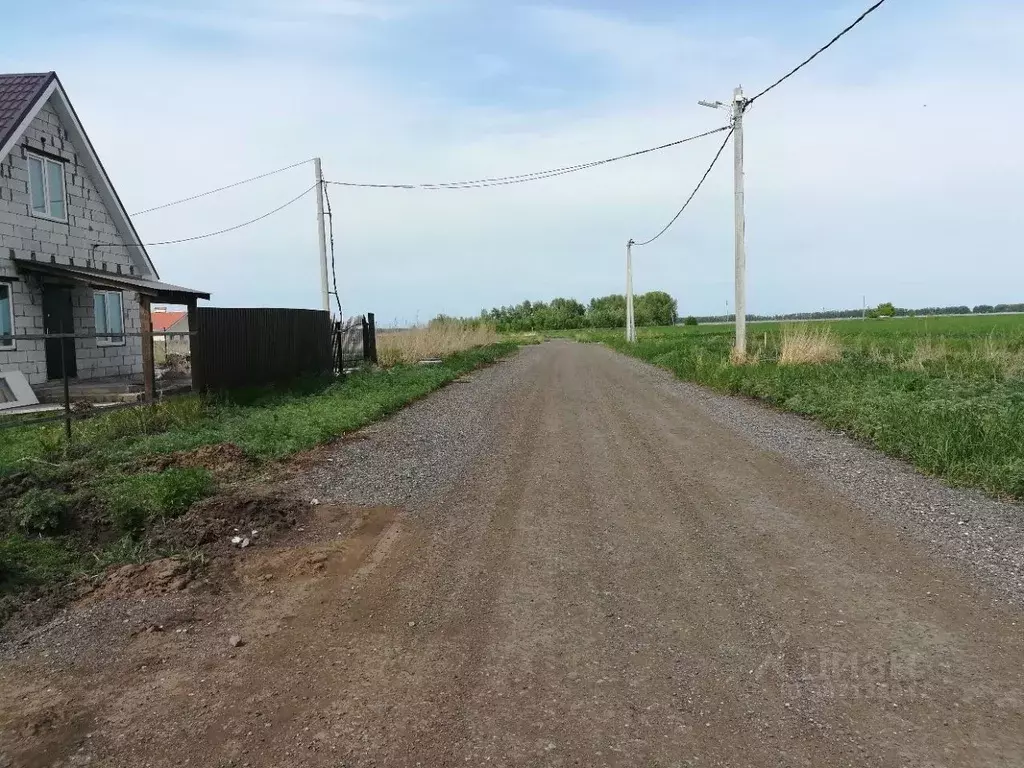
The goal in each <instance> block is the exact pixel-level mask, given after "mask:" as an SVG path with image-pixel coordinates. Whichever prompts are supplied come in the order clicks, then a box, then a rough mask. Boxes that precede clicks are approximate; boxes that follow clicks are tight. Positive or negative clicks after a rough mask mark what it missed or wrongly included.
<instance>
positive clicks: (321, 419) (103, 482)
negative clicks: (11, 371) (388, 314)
mask: <svg viewBox="0 0 1024 768" xmlns="http://www.w3.org/2000/svg"><path fill="white" fill-rule="evenodd" d="M516 346H517V345H516V344H515V343H512V342H508V341H504V342H501V343H498V344H494V345H490V346H486V347H480V348H476V349H470V350H467V351H464V352H459V353H456V354H453V355H451V356H450V357H448V358H446V359H445V360H444V361H443V363H442V364H440V365H434V366H420V365H404V366H395V367H393V368H389V369H386V370H373V371H371V370H367V371H363V372H358V373H354V374H351V375H349V376H347V377H346V378H345V379H344V380H343V381H323V380H318V381H302V382H296V383H294V384H292V385H290V386H289V387H286V388H279V389H268V388H264V389H254V390H250V391H240V392H234V393H232V394H231V395H230V396H222V397H217V398H202V397H198V396H184V397H179V398H172V399H168V400H167V401H164V402H162V403H160V404H158V405H156V406H154V407H151V408H146V407H142V408H132V409H126V410H121V411H116V412H112V413H108V414H102V415H99V416H96V417H94V418H91V419H88V420H85V421H81V422H76V423H75V425H74V432H73V440H72V443H71V445H70V446H68V445H66V444H65V441H64V436H63V426H62V425H60V424H59V423H58V424H56V425H54V424H42V425H37V426H26V427H19V428H14V429H7V430H4V431H2V432H0V436H2V438H3V439H2V440H0V597H2V596H3V594H4V593H8V594H10V593H12V592H18V591H21V590H24V589H25V588H26V587H29V586H32V585H44V584H47V583H50V582H53V581H54V580H55V579H62V578H66V577H68V576H69V575H71V574H73V573H76V572H82V571H86V572H87V571H89V570H95V569H97V568H102V567H105V566H108V565H110V564H113V563H116V562H135V561H137V560H138V559H139V558H144V557H147V556H149V555H150V554H152V553H151V552H150V551H149V550H148V548H147V546H148V545H147V544H146V531H147V529H148V528H149V527H150V526H152V525H153V524H155V523H157V522H159V521H161V520H165V519H167V518H171V517H176V516H178V515H181V514H183V513H184V512H185V511H187V510H188V508H189V507H190V506H191V505H192V504H193V503H194V502H195V501H197V500H199V499H201V498H204V497H206V496H209V495H211V494H213V493H214V492H215V491H216V481H215V479H214V476H213V475H212V474H211V473H210V472H209V471H208V470H207V469H204V468H202V467H199V468H193V467H187V468H179V467H170V468H167V469H164V470H163V471H159V472H158V471H153V470H152V469H148V468H147V463H148V464H150V465H152V463H153V461H154V459H155V458H156V457H159V456H161V455H165V454H170V453H175V452H178V451H189V450H192V449H196V448H200V447H202V446H207V445H218V444H221V443H233V444H234V445H236V446H238V447H239V448H241V449H242V451H243V452H244V453H245V454H246V456H247V457H249V458H250V459H251V460H252V461H253V462H254V464H255V465H256V466H257V467H258V466H259V465H260V464H261V463H265V462H268V461H272V460H277V459H283V458H285V457H288V456H290V455H292V454H295V453H297V452H299V451H303V450H306V449H309V448H313V447H315V446H317V445H320V444H323V443H326V442H329V441H330V440H332V439H334V438H336V437H338V436H339V435H342V434H345V433H346V432H351V431H354V430H357V429H359V428H360V427H363V426H365V425H367V424H370V423H372V422H374V421H377V420H379V419H382V418H384V417H386V416H388V415H390V414H391V413H394V412H395V411H397V410H399V409H400V408H402V407H404V406H405V405H407V404H409V403H410V402H412V401H414V400H416V399H418V398H420V397H423V396H424V395H426V394H428V393H430V392H432V391H434V390H436V389H437V388H439V387H441V386H443V385H445V384H447V383H448V382H451V381H453V380H454V379H456V378H458V377H459V376H461V375H463V374H465V373H467V372H469V371H472V370H474V369H475V368H478V367H480V366H483V365H487V364H489V363H493V362H495V361H496V360H498V359H499V358H501V357H504V356H506V355H508V354H509V353H511V352H512V351H513V350H515V348H516ZM162 554H166V553H162ZM0 608H2V606H0ZM0 613H2V611H0ZM2 619H3V616H2V615H0V621H2Z"/></svg>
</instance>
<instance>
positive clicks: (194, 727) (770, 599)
mask: <svg viewBox="0 0 1024 768" xmlns="http://www.w3.org/2000/svg"><path fill="white" fill-rule="evenodd" d="M294 489H295V493H297V494H300V495H303V496H309V497H311V498H314V497H315V498H317V499H318V500H319V501H320V502H321V504H320V505H319V506H318V507H317V509H318V514H317V517H316V520H315V521H314V522H313V523H311V524H310V530H309V531H308V532H307V534H306V538H305V539H303V540H300V541H298V542H293V543H291V544H290V545H289V546H287V547H277V548H273V549H271V548H266V549H259V548H255V549H254V550H253V551H252V552H251V553H249V552H247V554H246V556H245V557H244V558H240V560H239V564H238V566H237V573H236V579H237V588H236V591H235V592H234V593H233V597H232V598H231V599H227V600H226V599H223V598H221V599H220V601H219V602H211V603H209V604H207V605H206V606H205V607H202V608H200V609H197V610H196V611H195V612H193V614H192V616H191V617H190V622H191V624H189V626H187V627H178V628H177V629H187V630H188V631H187V632H179V631H177V630H176V629H175V628H173V627H170V626H168V627H166V628H163V631H160V632H149V633H142V634H136V635H134V636H133V637H132V638H131V639H130V640H125V641H124V643H125V645H124V647H123V648H113V647H110V648H105V649H103V652H102V654H92V655H91V656H88V657H83V658H86V659H87V660H83V661H80V662H76V663H75V664H74V665H71V666H68V664H67V663H62V664H60V665H56V666H55V665H54V664H52V663H49V662H48V661H47V657H46V654H47V650H46V648H47V646H46V641H45V639H43V640H40V641H38V642H33V643H31V644H29V645H28V646H26V649H25V651H24V652H23V654H22V655H21V656H20V657H19V658H17V659H14V660H12V661H9V662H5V664H4V665H3V669H2V671H0V726H2V729H3V734H4V735H3V737H2V738H0V765H4V757H3V755H6V756H7V758H6V759H7V761H8V762H9V763H10V764H11V765H25V766H40V767H41V766H53V765H60V766H65V765H66V766H70V765H86V764H93V765H104V766H133V767H137V766H182V765H202V766H226V765H235V766H246V765H248V766H253V767H256V766H292V765H303V766H342V765H343V766H417V765H422V766H456V765H459V766H464V765H471V766H482V765H498V766H526V765H530V766H570V765H580V766H773V767H775V766H815V767H816V766H838V765H844V766H845V765H850V766H932V767H936V768H937V767H939V766H949V767H950V768H952V767H953V766H957V767H959V766H1021V765H1024V685H1022V663H1024V634H1022V631H1021V629H1022V627H1024V623H1022V622H1024V615H1022V612H1021V610H1020V607H1019V603H1016V602H1014V601H1015V600H1017V599H1018V598H1019V591H1020V562H1019V560H1016V559H1015V557H1019V551H1018V552H1016V553H1015V552H1013V547H1014V546H1019V542H1020V538H1019V537H1020V530H1019V526H1017V527H1015V526H1014V525H1013V522H1014V513H1015V512H1017V513H1019V512H1020V508H1019V507H1016V506H1013V505H1004V504H999V503H997V502H993V501H989V500H986V499H983V498H981V497H979V496H977V495H975V494H971V493H961V492H959V491H953V490H950V489H947V488H945V487H943V486H941V485H940V484H938V483H936V482H935V481H932V480H929V479H927V478H921V477H919V476H917V475H916V474H914V473H913V472H910V471H908V470H906V469H905V468H904V467H902V466H901V465H899V464H898V463H895V462H890V461H888V460H886V459H881V458H879V457H877V456H875V455H874V454H873V453H871V452H870V451H866V450H864V449H863V448H860V447H859V446H856V445H854V444H852V443H850V442H849V441H847V440H846V439H845V438H843V437H842V436H839V435H832V434H828V433H826V432H824V431H822V430H820V429H818V428H817V427H814V426H813V425H808V424H806V423H804V422H802V421H800V420H799V419H794V418H791V417H787V416H784V415H781V414H775V413H772V412H770V411H766V410H764V409H761V408H759V407H758V406H756V405H754V404H751V403H746V402H742V401H734V400H729V399H727V398H720V397H718V396H715V395H710V394H708V393H705V392H703V391H702V390H699V389H696V388H692V387H689V386H688V385H685V384H681V383H679V382H675V381H673V380H671V379H670V378H669V377H668V376H667V375H665V374H664V373H663V372H660V371H657V370H655V369H653V368H650V367H648V366H645V365H642V364H640V363H638V362H636V361H633V360H629V359H627V358H624V357H621V356H619V355H616V354H615V353H613V352H611V351H610V350H608V349H606V348H603V347H599V346H596V345H576V344H570V343H561V342H559V343H549V344H544V345H541V346H538V347H532V348H527V349H525V350H523V351H522V352H521V353H520V354H519V355H518V356H516V357H515V358H514V359H512V360H510V361H507V362H505V363H502V364H500V365H498V366H495V367H493V368H491V369H487V370H484V371H480V372H478V373H476V374H474V375H473V376H472V377H471V379H470V380H469V381H467V382H465V383H460V384H455V385H452V386H450V387H448V388H446V389H445V390H443V391H442V392H439V393H437V394H436V395H434V396H432V397H431V398H428V399H426V400H424V401H422V402H421V403H418V404H416V405H415V406H413V407H412V408H410V409H408V410H406V411H404V412H403V413H401V414H399V415H398V416H396V417H395V418H394V419H392V420H390V421H389V422H387V423H385V424H381V425H378V426H376V427H374V428H372V429H370V430H367V431H366V432H365V433H364V434H363V435H361V436H360V437H359V438H356V439H349V440H345V441H343V442H341V443H339V444H338V445H337V446H335V447H334V448H333V449H331V451H329V452H328V453H327V455H325V456H324V460H323V462H322V463H320V464H319V465H318V466H316V467H315V468H313V469H312V470H310V471H309V472H308V473H307V474H306V475H305V476H303V477H301V478H299V479H298V480H296V481H295V486H294ZM950 510H953V512H954V514H952V515H951V514H949V511H950ZM947 518H957V520H956V521H953V522H951V521H950V520H949V519H947ZM1018 519H1019V518H1018ZM961 520H967V521H968V522H966V523H965V524H963V525H962V524H960V521H961ZM965 525H969V526H970V528H969V530H971V531H972V534H971V535H965V534H964V533H963V532H962V530H961V529H963V528H964V526H965ZM979 531H981V532H984V533H977V532H979ZM1003 535H1006V536H1007V537H1010V538H1009V545H1008V546H1005V547H1004V546H1003V545H1002V544H1001V543H1000V542H987V541H986V537H987V536H991V537H993V538H995V537H997V536H1000V537H1001V536H1003ZM1013 537H1017V538H1013ZM989 549H991V553H989V554H990V556H986V557H980V556H979V553H981V552H983V551H987V550H989ZM993 553H994V554H993ZM229 635H237V637H236V638H235V639H236V640H239V641H240V643H236V644H234V645H232V644H231V643H229V642H228V637H229ZM42 637H43V638H45V635H43V636H42Z"/></svg>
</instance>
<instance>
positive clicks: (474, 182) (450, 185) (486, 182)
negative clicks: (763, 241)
mask: <svg viewBox="0 0 1024 768" xmlns="http://www.w3.org/2000/svg"><path fill="white" fill-rule="evenodd" d="M727 130H729V126H722V127H721V128H715V129H714V130H710V131H705V132H704V133H700V134H697V135H696V136H688V137H687V138H685V139H679V140H677V141H671V142H669V143H668V144H661V145H659V146H656V147H648V148H647V149H641V150H637V151H636V152H629V153H627V154H625V155H617V156H616V157H609V158H605V159H604V160H594V161H592V162H589V163H578V164H576V165H567V166H562V167H561V168H550V169H548V170H546V171H533V172H532V173H520V174H516V175H514V176H498V177H493V178H485V179H471V180H468V181H449V182H440V183H434V184H368V183H360V182H353V181H328V182H327V183H328V184H334V185H335V186H339V187H359V188H364V189H425V190H440V189H481V188H483V187H498V186H506V185H509V184H525V183H526V182H530V181H541V180H543V179H551V178H554V177H556V176H564V175H565V174H568V173H576V172H577V171H583V170H587V169H588V168H595V167H597V166H599V165H607V164H608V163H614V162H618V161H619V160H626V159H629V158H632V157H639V156H640V155H646V154H650V153H651V152H659V151H661V150H664V149H669V148H671V147H677V146H679V145H680V144H685V143H687V142H690V141H695V140H696V139H703V138H704V137H706V136H711V135H712V134H715V133H720V132H721V131H727Z"/></svg>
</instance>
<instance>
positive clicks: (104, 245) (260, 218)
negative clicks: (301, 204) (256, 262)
mask: <svg viewBox="0 0 1024 768" xmlns="http://www.w3.org/2000/svg"><path fill="white" fill-rule="evenodd" d="M314 189H316V184H314V185H313V186H311V187H309V188H308V189H306V190H305V191H304V192H303V193H302V194H300V195H297V196H296V197H293V198H292V199H291V200H289V201H288V202H287V203H285V204H284V205H280V206H278V207H277V208H275V209H274V210H272V211H268V212H267V213H264V214H262V215H260V216H257V217H256V218H255V219H249V220H248V221H243V222H242V223H241V224H235V225H234V226H233V227H227V228H226V229H219V230H217V231H216V232H207V233H206V234H205V235H194V236H193V237H182V238H179V239H177V240H163V241H161V242H158V243H93V244H92V247H93V248H121V247H128V248H148V247H150V246H156V245H177V244H178V243H190V242H192V241H194V240H205V239H206V238H208V237H216V236H217V235H224V234H227V233H228V232H234V231H235V230H237V229H242V228H243V227H248V226H249V225H250V224H255V223H256V222H258V221H263V220H264V219H266V218H269V217H270V216H273V215H274V214H275V213H278V212H279V211H283V210H284V209H285V208H287V207H288V206H290V205H293V204H294V203H297V202H298V201H299V200H301V199H302V198H304V197H305V196H306V195H308V194H309V193H310V192H312V191H313V190H314Z"/></svg>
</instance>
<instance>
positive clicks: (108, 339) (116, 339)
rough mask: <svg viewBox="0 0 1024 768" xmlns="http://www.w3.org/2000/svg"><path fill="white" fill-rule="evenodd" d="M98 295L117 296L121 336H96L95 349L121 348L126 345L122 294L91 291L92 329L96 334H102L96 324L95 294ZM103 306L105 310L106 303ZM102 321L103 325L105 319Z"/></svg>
mask: <svg viewBox="0 0 1024 768" xmlns="http://www.w3.org/2000/svg"><path fill="white" fill-rule="evenodd" d="M98 293H101V294H103V295H104V296H110V295H111V294H116V295H117V305H118V307H120V309H121V335H120V336H118V335H117V334H111V335H110V336H97V337H96V346H97V347H123V346H124V345H125V344H126V343H127V340H126V338H125V336H124V292H123V291H110V290H94V291H93V300H92V312H93V328H94V329H95V331H96V333H103V331H101V330H100V327H99V323H98V322H97V320H98V318H97V317H96V294H98ZM103 306H104V309H105V308H106V302H105V301H104V303H103ZM103 321H104V323H106V318H105V317H104V318H103Z"/></svg>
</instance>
